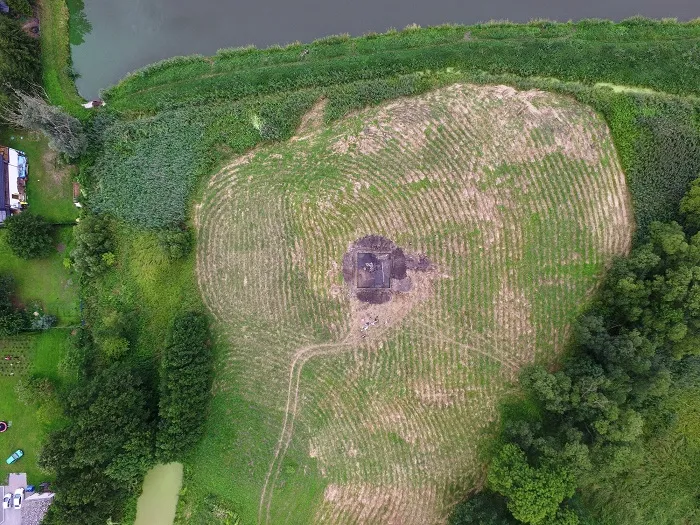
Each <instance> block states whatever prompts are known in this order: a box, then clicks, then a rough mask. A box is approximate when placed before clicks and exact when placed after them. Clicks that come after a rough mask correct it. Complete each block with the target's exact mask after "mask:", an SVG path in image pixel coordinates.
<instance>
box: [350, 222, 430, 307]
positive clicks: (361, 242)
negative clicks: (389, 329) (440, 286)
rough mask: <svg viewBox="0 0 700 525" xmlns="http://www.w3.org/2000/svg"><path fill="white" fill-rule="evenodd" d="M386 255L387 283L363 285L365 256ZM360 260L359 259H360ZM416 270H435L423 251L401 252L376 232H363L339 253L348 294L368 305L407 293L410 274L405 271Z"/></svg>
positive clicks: (382, 302)
mask: <svg viewBox="0 0 700 525" xmlns="http://www.w3.org/2000/svg"><path fill="white" fill-rule="evenodd" d="M372 254H375V255H377V256H383V257H384V258H386V257H387V256H388V258H389V260H390V269H391V277H390V284H389V286H381V287H372V286H369V285H365V284H360V283H365V282H367V281H368V277H369V276H368V275H367V273H368V272H367V271H366V270H365V269H364V268H363V267H362V264H373V263H371V262H370V263H363V262H364V261H365V259H367V260H369V259H368V255H372ZM361 261H362V262H361ZM409 269H410V270H413V271H416V272H430V271H433V270H434V269H435V267H434V266H433V265H432V263H431V262H430V260H429V259H428V258H427V257H426V256H425V255H424V254H411V253H410V254H408V255H406V254H405V253H404V250H403V249H402V248H399V247H398V246H396V244H395V243H394V242H393V241H391V240H389V239H387V238H386V237H382V236H380V235H367V236H365V237H362V238H361V239H358V240H357V241H355V242H354V243H352V244H351V245H350V246H349V247H348V251H347V252H346V253H345V255H344V256H343V278H344V279H345V284H346V286H347V287H348V289H349V291H350V295H351V296H354V297H356V298H357V299H358V300H359V301H361V302H363V303H369V304H384V303H388V302H389V301H391V300H392V298H393V297H395V296H396V295H397V294H407V293H410V291H411V289H412V281H411V277H410V276H409V275H408V274H407V270H409Z"/></svg>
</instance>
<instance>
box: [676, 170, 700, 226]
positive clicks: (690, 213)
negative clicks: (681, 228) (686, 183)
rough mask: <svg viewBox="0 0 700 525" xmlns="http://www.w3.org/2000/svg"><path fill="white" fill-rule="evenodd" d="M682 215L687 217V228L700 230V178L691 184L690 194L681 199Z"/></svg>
mask: <svg viewBox="0 0 700 525" xmlns="http://www.w3.org/2000/svg"><path fill="white" fill-rule="evenodd" d="M680 210H681V213H682V214H683V215H684V216H685V224H686V227H688V228H689V229H691V230H692V231H698V230H700V178H698V179H695V180H694V181H693V182H691V183H690V189H689V190H688V193H686V194H685V196H684V197H683V198H682V199H681V205H680Z"/></svg>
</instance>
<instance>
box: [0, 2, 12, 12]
mask: <svg viewBox="0 0 700 525" xmlns="http://www.w3.org/2000/svg"><path fill="white" fill-rule="evenodd" d="M9 12H10V6H9V5H7V4H6V3H5V2H3V1H2V0H0V13H4V14H7V13H9Z"/></svg>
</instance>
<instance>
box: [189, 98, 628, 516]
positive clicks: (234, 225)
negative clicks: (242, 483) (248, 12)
mask: <svg viewBox="0 0 700 525" xmlns="http://www.w3.org/2000/svg"><path fill="white" fill-rule="evenodd" d="M321 104H323V102H322V101H321V102H319V104H317V105H316V106H314V108H313V109H312V110H311V111H310V112H309V114H307V115H306V116H305V117H304V119H303V120H302V124H301V125H300V127H299V130H298V131H297V137H296V139H295V140H292V141H289V142H287V143H284V144H277V145H271V146H268V147H266V148H264V149H259V150H256V151H254V152H251V153H250V154H248V155H246V156H243V157H241V158H239V159H236V160H235V161H234V162H232V163H231V164H230V165H229V166H227V167H225V168H224V169H222V170H221V171H220V172H219V173H217V174H216V175H215V176H214V177H213V178H212V179H211V180H210V181H209V184H208V185H207V187H206V188H205V190H204V192H203V202H202V203H201V204H200V205H199V206H198V207H197V209H196V214H195V223H196V226H197V229H198V247H197V278H198V284H199V287H200V290H201V293H202V296H203V300H204V302H205V304H206V305H207V307H208V308H209V309H210V310H211V311H212V313H213V314H214V316H215V318H216V320H217V325H218V328H219V331H220V333H221V334H222V338H223V339H225V340H227V341H228V343H229V346H230V350H229V353H228V355H227V356H226V359H225V360H224V362H225V367H223V368H225V370H224V369H222V370H221V371H220V374H223V373H224V372H225V374H226V375H225V376H221V377H226V378H227V379H226V380H223V379H220V378H218V379H217V382H216V385H217V392H225V391H226V390H227V389H230V388H233V387H231V386H230V385H227V384H226V381H232V382H234V383H235V389H236V392H237V395H240V396H241V397H242V398H244V399H246V400H250V401H251V402H252V403H254V404H255V406H257V407H261V410H265V411H268V412H267V414H268V416H266V417H268V419H269V420H275V421H277V420H278V422H279V434H278V435H277V436H275V437H274V439H272V442H271V444H270V446H269V457H268V456H266V458H265V459H266V460H267V461H269V465H268V468H267V470H266V472H265V475H264V478H262V479H259V480H258V481H259V482H260V486H261V494H260V499H259V507H258V511H259V515H258V520H259V522H260V523H266V524H271V523H283V522H285V520H286V522H288V523H292V522H294V519H295V517H294V516H293V515H292V514H293V511H291V512H292V514H288V512H290V511H289V509H290V508H294V505H292V504H291V503H290V504H289V505H287V503H289V502H286V501H284V498H288V497H289V496H287V494H288V492H286V491H280V490H277V489H278V488H279V487H281V486H284V484H285V482H286V481H288V479H287V477H288V474H287V473H286V472H285V468H283V464H284V461H285V457H286V456H287V454H288V451H289V450H294V451H296V452H295V453H296V454H297V456H296V458H295V460H299V456H298V454H299V451H308V456H309V457H310V458H311V457H312V458H313V462H311V461H310V463H309V465H313V466H312V467H310V470H314V468H317V471H316V472H315V473H314V475H316V476H318V477H320V478H322V479H323V481H324V482H325V483H326V484H327V487H328V488H327V489H326V491H325V494H324V495H323V502H322V503H321V504H320V505H319V506H318V508H317V509H316V510H317V512H316V518H315V522H316V523H329V524H330V523H332V524H338V525H344V524H346V523H347V524H350V523H352V524H356V523H357V524H375V523H377V524H380V523H381V524H386V523H400V524H402V525H423V524H425V523H429V524H432V523H436V524H437V523H444V522H445V520H446V517H447V515H448V513H449V510H450V508H451V505H453V504H454V502H455V501H456V499H457V498H458V494H464V493H465V492H467V491H468V490H470V489H472V488H474V487H476V486H477V485H478V484H479V483H480V481H481V480H482V479H483V468H482V467H483V466H482V465H481V463H480V456H479V454H478V446H479V443H480V439H481V436H482V434H483V433H484V432H486V429H487V428H489V425H490V424H491V423H492V422H493V420H494V418H496V417H497V405H498V401H499V396H501V395H502V394H503V393H504V392H506V391H507V390H508V389H509V388H510V387H509V385H510V384H511V382H512V381H513V379H514V378H515V377H516V374H517V372H518V370H519V369H520V368H521V367H522V366H523V365H524V364H526V363H529V362H532V361H533V360H535V359H539V360H545V361H546V360H547V359H549V358H551V357H553V356H554V353H555V352H556V351H557V350H558V349H560V348H561V347H562V346H563V344H564V343H565V341H566V338H567V335H568V332H569V325H568V323H569V321H570V319H571V318H573V316H575V314H576V312H577V311H579V310H580V306H581V303H583V302H585V301H586V300H587V299H588V297H589V294H590V293H591V291H592V290H594V288H595V286H596V279H597V278H596V276H595V275H593V273H595V272H591V271H590V270H591V268H593V269H598V270H600V271H602V270H603V268H604V267H605V265H606V264H607V263H608V262H609V261H610V260H611V258H612V257H613V256H614V255H617V254H622V253H625V252H626V250H628V249H629V246H630V242H631V233H632V228H633V225H632V224H631V211H630V209H631V208H630V202H629V195H628V194H627V191H626V187H625V180H624V174H623V173H622V170H621V168H620V166H619V163H618V160H617V155H616V153H615V150H614V148H613V146H612V141H611V138H610V136H609V133H608V130H607V128H606V126H605V124H604V123H603V121H602V120H601V119H600V118H599V117H597V116H596V115H595V113H594V112H593V111H591V110H590V109H589V108H586V107H584V106H581V105H580V104H577V103H576V102H574V101H572V100H570V99H568V98H565V97H561V96H558V95H553V94H549V93H543V92H540V91H534V90H531V91H525V92H520V91H516V90H514V89H512V88H509V87H506V86H470V85H464V84H455V85H452V86H449V87H446V88H443V89H439V90H436V91H434V92H431V93H427V94H425V95H422V96H419V97H415V98H411V99H401V100H396V101H392V102H390V103H387V104H385V105H383V106H380V107H375V108H370V109H367V110H364V111H361V112H358V113H355V114H353V115H352V116H350V117H348V118H347V119H345V120H341V121H338V122H335V123H333V124H332V125H331V127H330V129H324V128H322V127H321V126H320V122H321V119H322V113H323V109H322V108H321V107H320V105H321ZM302 139H303V140H302ZM312 146H313V150H312ZM329 168H330V169H329ZM369 234H376V235H379V236H383V237H385V238H387V239H391V240H392V241H393V242H395V243H396V245H397V246H400V247H401V248H402V249H403V250H404V253H405V255H406V256H411V255H412V254H413V256H417V255H419V254H422V255H425V256H426V257H427V259H429V261H430V262H431V263H432V267H431V268H424V269H422V270H419V269H417V268H413V269H412V268H410V267H409V268H408V269H407V270H406V275H407V277H408V279H409V280H410V284H411V285H410V287H408V286H407V287H406V288H405V289H404V288H402V287H401V286H403V285H401V286H399V285H396V287H394V284H392V296H391V300H390V301H387V302H384V303H382V304H370V303H368V302H364V301H361V300H358V298H357V293H356V292H357V290H352V289H351V288H350V287H348V285H347V283H346V282H345V281H344V279H343V269H344V254H346V253H347V252H348V247H349V246H351V245H352V243H354V242H355V241H356V240H358V239H360V238H362V237H363V236H366V235H369ZM392 250H393V248H392ZM387 253H388V252H387ZM392 253H393V252H392ZM400 281H401V279H398V280H397V282H400ZM406 282H408V281H406ZM256 417H257V416H256ZM241 424H245V421H243V422H241ZM299 427H302V428H303V429H304V430H303V432H301V433H300V432H298V431H295V429H297V430H298V429H299ZM266 437H267V436H266ZM240 452H241V451H237V450H233V447H232V450H230V451H229V450H225V451H221V453H222V454H225V455H227V456H226V458H225V460H226V461H228V462H230V464H231V465H233V466H232V476H235V475H236V468H235V466H236V465H237V463H236V462H237V461H239V459H238V458H239V457H241V454H240ZM314 466H315V467H314ZM245 469H246V467H245V466H244V465H242V470H245ZM293 481H295V482H303V481H300V478H294V479H293ZM315 486H318V483H316V485H315ZM310 490H311V489H310Z"/></svg>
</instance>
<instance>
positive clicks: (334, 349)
mask: <svg viewBox="0 0 700 525" xmlns="http://www.w3.org/2000/svg"><path fill="white" fill-rule="evenodd" d="M414 322H415V323H416V324H417V325H419V326H421V327H422V328H424V329H426V330H428V331H429V332H430V335H428V334H423V335H424V336H425V335H428V337H429V338H430V339H432V340H434V341H445V342H449V343H453V344H455V345H457V346H459V347H461V348H464V349H466V350H467V351H469V352H474V353H476V354H479V355H481V356H483V357H486V358H489V359H493V360H494V361H496V362H498V363H500V364H501V365H503V366H504V367H506V368H507V369H508V370H509V371H510V372H513V373H514V372H515V371H517V370H518V369H519V368H520V366H522V363H516V362H514V361H512V360H509V359H506V358H502V357H498V356H494V355H492V354H490V353H489V352H484V351H483V350H480V349H478V348H476V347H475V346H472V345H470V344H467V343H465V342H460V341H457V340H455V339H453V338H451V337H448V336H447V335H445V334H444V333H443V332H442V330H440V329H439V328H435V327H434V326H431V325H429V324H428V323H424V322H422V321H417V320H415V319H414ZM387 331H389V329H385V330H383V331H381V332H380V333H378V334H377V335H378V336H381V335H382V334H384V333H386V332H387ZM475 335H478V334H475ZM479 337H481V336H479ZM358 344H359V341H357V340H356V338H354V337H353V336H352V334H348V335H346V336H345V337H344V338H343V339H342V340H341V341H338V342H332V343H320V344H313V345H307V346H303V347H301V348H299V349H297V350H296V351H295V352H294V355H293V358H292V362H291V366H290V369H289V383H288V385H287V404H286V407H285V410H284V419H283V422H282V430H281V431H280V437H279V440H278V441H277V446H276V447H275V452H274V454H273V457H272V461H271V462H270V468H269V469H268V471H267V475H266V476H265V482H264V483H263V488H262V492H261V494H260V503H259V505H258V523H259V524H262V523H264V524H265V525H268V524H269V523H270V509H271V507H272V499H273V496H274V490H275V488H274V486H275V483H276V482H277V479H278V478H279V474H280V470H281V468H282V463H283V461H284V457H285V455H286V453H287V449H288V448H289V444H290V443H291V441H292V437H293V435H294V422H295V419H296V415H297V408H298V405H299V382H300V380H301V372H302V369H303V368H304V365H305V364H306V363H307V362H308V361H309V360H310V359H311V358H313V357H319V356H329V355H334V354H341V353H344V352H347V351H348V350H351V349H352V348H354V347H355V346H357V345H358Z"/></svg>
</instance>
